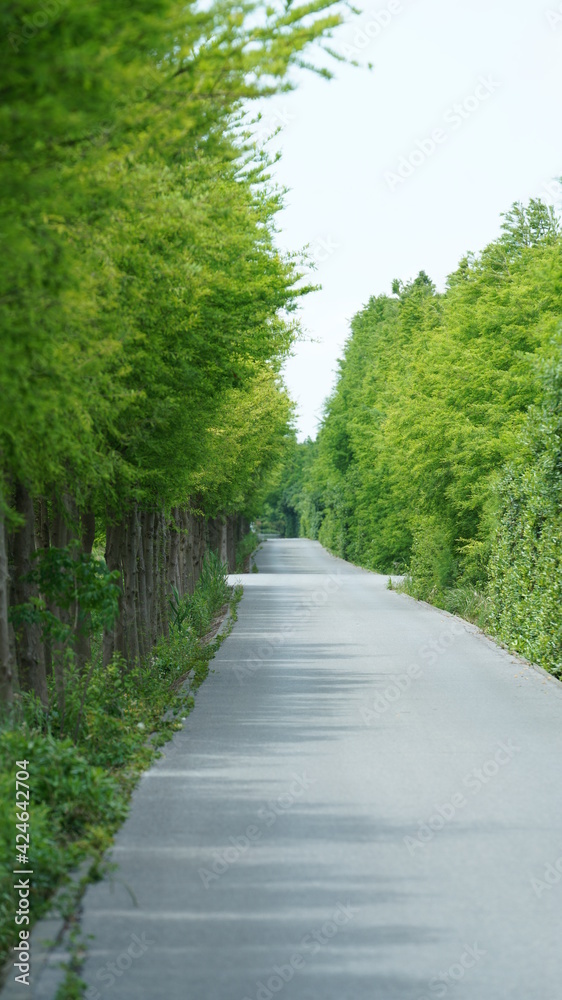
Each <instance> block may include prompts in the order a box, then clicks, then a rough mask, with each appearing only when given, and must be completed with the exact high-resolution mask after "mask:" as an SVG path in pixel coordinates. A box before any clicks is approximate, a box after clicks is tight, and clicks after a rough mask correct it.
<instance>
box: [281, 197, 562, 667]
mask: <svg viewBox="0 0 562 1000" xmlns="http://www.w3.org/2000/svg"><path fill="white" fill-rule="evenodd" d="M393 293H394V294H393V296H392V297H388V296H384V295H382V296H379V297H377V298H373V299H371V300H370V301H369V303H368V304H367V306H366V307H365V308H364V309H362V310H361V312H359V313H358V314H357V315H356V316H355V317H354V319H353V321H352V324H351V337H350V339H349V340H348V342H347V344H346V347H345V351H344V355H343V358H342V360H341V362H340V367H339V377H338V381H337V384H336V387H335V389H334V392H333V393H332V395H331V397H330V398H329V400H328V401H327V404H326V411H325V417H324V420H323V423H322V427H321V430H320V433H319V436H318V440H317V442H315V443H314V444H308V445H303V446H300V447H301V449H302V450H303V453H304V454H303V457H301V460H300V461H301V465H304V466H305V467H306V468H307V473H306V475H305V476H303V477H302V479H301V485H300V488H299V489H298V490H296V491H295V490H294V491H293V509H294V511H295V512H296V513H297V514H298V516H299V518H300V530H301V531H302V532H303V533H305V534H310V535H312V537H318V538H319V539H320V541H321V542H323V544H325V545H326V546H327V547H328V548H329V549H331V550H332V551H334V552H336V553H337V554H338V555H340V556H343V557H345V558H347V559H350V560H352V561H353V562H356V563H359V564H361V565H364V566H367V567H369V568H372V569H375V570H379V571H383V572H389V571H392V570H394V571H400V572H403V571H407V572H408V573H409V574H410V583H409V586H410V588H411V590H412V592H413V593H415V594H416V595H417V596H420V597H425V598H428V599H430V600H433V601H435V602H437V603H440V604H441V605H442V606H445V607H448V608H449V609H450V610H454V611H461V613H464V614H468V615H469V616H472V617H476V618H478V619H479V620H481V621H486V622H487V623H488V624H492V626H493V627H494V628H495V629H496V631H497V632H498V634H499V635H500V636H501V637H502V638H504V639H505V641H507V642H509V643H510V644H511V645H512V646H513V647H515V648H518V649H522V650H524V651H525V652H526V654H527V655H528V656H531V657H535V658H537V659H539V660H540V661H541V662H543V663H545V664H548V665H549V666H550V667H551V668H552V669H555V670H562V635H561V633H560V615H559V611H556V610H555V606H556V604H557V603H559V599H560V589H561V587H562V565H561V558H562V546H561V542H560V539H561V535H560V483H561V472H562V467H561V465H560V454H559V452H560V427H559V423H560V421H559V410H560V391H559V390H560V387H559V382H560V365H561V358H562V354H561V341H560V325H561V320H562V237H561V234H560V227H559V223H558V220H557V218H556V217H555V216H554V213H553V211H552V210H551V209H549V208H548V207H547V206H545V205H544V204H542V203H541V202H540V201H535V200H533V201H531V202H530V204H529V205H528V206H527V207H523V206H521V205H515V206H513V208H512V209H511V211H510V212H508V213H507V214H506V215H505V216H504V218H503V226H502V234H501V236H500V237H499V238H498V239H497V240H496V241H495V242H493V243H492V244H490V245H489V246H488V247H486V249H485V250H484V251H483V252H482V253H481V254H480V255H478V256H476V255H469V256H467V257H466V258H465V259H464V260H462V261H461V263H460V264H459V267H458V268H457V270H456V271H455V272H454V273H453V274H452V275H451V276H450V278H449V281H448V286H447V290H446V292H445V293H444V294H438V293H437V292H436V290H435V288H434V286H433V284H432V283H431V281H430V279H429V278H428V277H427V275H426V274H425V273H424V272H422V273H421V274H420V275H419V276H418V277H417V278H416V279H415V280H414V281H412V282H410V283H407V284H402V283H401V282H399V281H396V282H395V283H394V285H393ZM545 366H546V369H545ZM545 370H546V374H545Z"/></svg>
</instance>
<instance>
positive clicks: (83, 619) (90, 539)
mask: <svg viewBox="0 0 562 1000" xmlns="http://www.w3.org/2000/svg"><path fill="white" fill-rule="evenodd" d="M80 528H81V535H82V539H81V541H82V552H84V553H85V554H86V555H88V556H91V554H92V549H93V547H94V538H95V536H96V519H95V516H94V513H93V511H86V512H85V513H83V514H82V515H81V518H80ZM91 631H92V616H91V614H90V613H89V612H88V613H87V614H85V615H81V616H80V618H79V620H78V625H77V628H76V640H75V644H74V651H75V653H76V663H77V664H78V669H79V670H80V671H83V670H84V669H85V667H86V664H87V663H88V662H89V661H90V660H91V658H92V648H91V643H90V636H91Z"/></svg>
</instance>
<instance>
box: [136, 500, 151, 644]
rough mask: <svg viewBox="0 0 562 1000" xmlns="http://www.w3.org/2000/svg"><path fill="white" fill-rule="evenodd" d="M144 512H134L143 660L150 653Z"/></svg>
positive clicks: (139, 635)
mask: <svg viewBox="0 0 562 1000" xmlns="http://www.w3.org/2000/svg"><path fill="white" fill-rule="evenodd" d="M146 519H147V514H146V511H143V510H141V511H137V510H135V533H136V548H137V561H138V601H137V635H138V642H139V654H140V658H141V660H144V659H145V658H146V656H147V655H148V653H149V652H150V642H149V632H150V630H149V615H148V594H147V581H146V562H145V547H144V534H145V531H146Z"/></svg>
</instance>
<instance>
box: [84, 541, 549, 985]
mask: <svg viewBox="0 0 562 1000" xmlns="http://www.w3.org/2000/svg"><path fill="white" fill-rule="evenodd" d="M256 562H257V566H258V568H259V572H258V573H252V574H248V575H246V576H243V577H241V578H240V579H241V582H242V583H243V586H244V596H243V598H242V601H241V603H240V605H239V607H238V620H237V622H236V623H235V624H234V627H233V629H232V632H231V634H230V635H229V636H228V638H227V639H226V640H225V641H224V643H223V644H222V646H221V648H220V650H219V652H218V654H217V656H216V657H215V659H214V661H213V663H212V664H211V669H212V672H211V673H210V675H209V677H208V679H207V680H206V681H205V683H204V685H203V686H202V687H201V689H200V690H199V692H198V693H197V696H196V703H195V708H194V710H193V711H192V713H191V715H190V716H189V717H188V719H187V720H186V721H185V723H184V725H183V728H182V730H181V731H179V732H178V733H177V734H176V735H175V737H174V739H173V740H172V741H171V742H170V743H168V744H167V745H166V747H165V748H164V750H163V755H162V757H161V758H160V759H159V760H158V761H157V762H156V763H155V764H154V765H153V766H152V767H151V768H150V770H148V771H147V772H146V773H145V774H144V775H143V777H142V778H141V780H140V782H139V785H138V786H137V788H136V790H135V792H134V795H133V798H132V804H131V810H130V814H129V817H128V819H127V821H126V822H125V824H124V825H123V827H122V828H121V830H120V832H119V833H118V835H117V837H116V840H115V845H114V847H113V849H112V851H111V860H112V861H113V862H115V865H116V869H115V870H114V871H113V872H112V873H110V874H109V875H108V876H107V877H106V878H104V879H103V880H102V881H101V882H98V883H96V884H94V885H91V886H90V887H89V888H88V890H87V892H86V895H85V898H84V900H83V912H82V931H83V934H84V936H85V937H86V940H87V941H88V943H89V944H88V955H87V959H86V962H85V967H84V971H83V977H84V979H85V980H86V982H87V984H88V990H87V991H86V997H87V998H88V1000H100V998H102V1000H272V998H273V997H277V996H280V997H282V1000H428V998H434V997H445V998H447V1000H449V998H450V1000H561V998H562V944H561V942H562V792H561V780H560V779H561V761H562V685H560V684H559V682H557V681H555V680H554V679H551V678H549V677H548V675H546V674H545V673H544V672H543V671H541V670H538V669H535V668H533V667H531V666H529V665H526V664H525V663H524V662H522V661H521V660H519V659H517V658H516V657H514V656H513V655H510V654H509V653H507V652H505V651H504V650H502V649H500V648H499V647H498V646H497V645H495V644H494V643H493V642H491V641H490V640H489V639H487V638H485V637H484V636H483V635H482V634H480V633H479V632H478V630H477V629H476V628H474V627H473V626H471V625H469V624H468V623H466V622H464V621H463V620H462V619H460V618H455V617H453V616H451V615H448V614H446V613H445V612H442V611H439V610H437V609H435V608H431V607H429V606H428V605H425V604H421V603H417V602H416V601H414V600H412V599H411V598H409V597H407V596H405V595H402V594H399V593H396V592H395V591H392V590H389V589H388V588H387V582H388V578H387V577H384V576H380V575H378V574H374V573H369V572H367V571H364V570H361V569H358V568H357V567H355V566H352V565H350V564H348V563H345V562H343V561H342V560H339V559H336V558H334V557H333V556H331V555H329V554H328V553H327V552H326V551H325V550H324V549H323V548H322V547H321V546H320V544H319V543H318V542H312V541H307V540H305V539H294V540H293V539H269V540H267V541H265V542H264V543H263V545H262V547H261V549H260V551H259V553H258V555H257V558H256ZM233 579H234V578H233Z"/></svg>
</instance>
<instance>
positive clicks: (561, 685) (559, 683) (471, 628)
mask: <svg viewBox="0 0 562 1000" xmlns="http://www.w3.org/2000/svg"><path fill="white" fill-rule="evenodd" d="M389 592H390V593H393V594H396V596H397V597H405V598H406V600H407V601H411V602H412V603H413V604H420V605H422V607H425V608H428V609H429V610H430V611H436V612H438V614H440V615H445V617H446V618H454V619H455V621H458V622H462V624H463V625H464V627H465V629H466V631H467V632H470V633H471V634H472V635H475V636H476V637H477V638H478V639H481V640H482V641H483V642H485V643H487V644H488V645H489V646H493V647H494V649H496V650H497V649H499V650H500V651H501V652H502V653H505V655H506V657H509V659H510V660H511V661H512V662H514V663H519V664H520V665H521V666H522V667H528V668H530V669H531V670H534V671H536V672H537V673H538V674H541V675H542V677H544V679H545V680H548V681H550V682H551V683H552V684H555V685H556V688H557V690H558V691H559V692H560V695H561V696H562V678H560V677H555V675H554V674H551V673H550V672H549V671H548V670H545V668H544V667H541V666H540V665H539V664H538V663H533V661H532V660H527V659H526V658H525V657H524V656H521V653H516V652H514V651H513V650H512V649H510V648H509V646H506V645H505V643H503V642H502V641H501V640H500V639H496V638H495V637H494V636H493V635H489V634H488V633H487V632H485V631H484V629H482V628H480V626H479V625H475V623H474V622H471V621H469V620H468V618H461V616H460V615H454V614H453V613H452V612H451V611H446V610H445V608H439V607H437V605H436V604H430V603H429V601H424V600H421V599H420V598H417V597H412V595H411V594H405V593H404V592H403V591H398V590H392V591H389Z"/></svg>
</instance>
